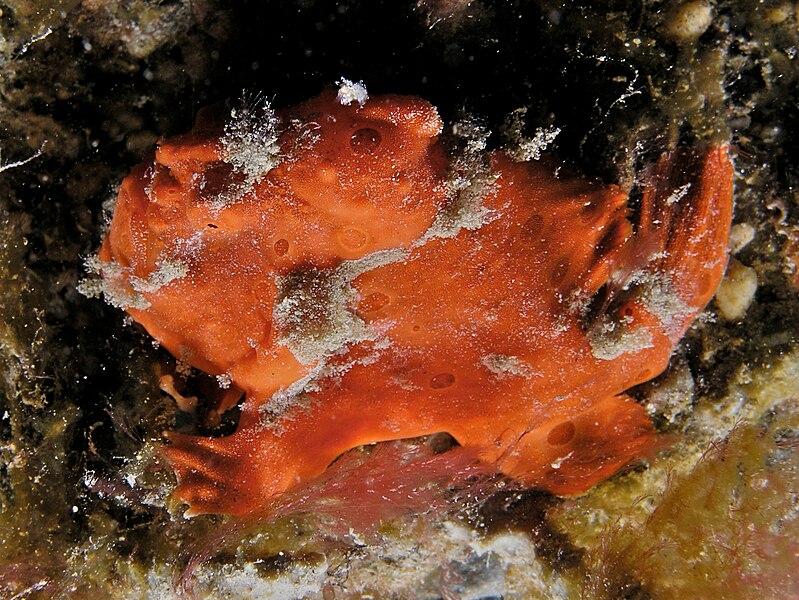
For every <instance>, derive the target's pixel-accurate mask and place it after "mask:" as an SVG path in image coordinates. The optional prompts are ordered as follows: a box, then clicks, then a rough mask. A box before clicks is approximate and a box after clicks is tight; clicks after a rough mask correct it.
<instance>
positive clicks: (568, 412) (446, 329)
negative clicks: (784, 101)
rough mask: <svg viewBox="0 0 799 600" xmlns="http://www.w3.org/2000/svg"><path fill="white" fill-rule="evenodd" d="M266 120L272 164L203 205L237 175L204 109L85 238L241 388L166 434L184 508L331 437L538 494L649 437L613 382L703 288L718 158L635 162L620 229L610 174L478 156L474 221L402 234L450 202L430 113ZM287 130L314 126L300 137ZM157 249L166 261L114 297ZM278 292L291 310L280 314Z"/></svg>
mask: <svg viewBox="0 0 799 600" xmlns="http://www.w3.org/2000/svg"><path fill="white" fill-rule="evenodd" d="M281 116H282V117H283V122H284V123H285V122H288V120H289V118H295V119H298V120H299V121H300V123H301V125H300V126H299V127H294V128H289V129H287V130H286V132H284V133H283V134H282V136H281V138H280V143H281V146H282V149H283V153H284V155H285V156H286V157H287V158H284V159H283V160H282V162H281V163H280V164H279V165H278V166H277V167H275V168H273V169H272V170H271V171H269V172H268V174H266V175H265V176H264V177H262V178H261V179H259V180H258V181H256V182H255V184H254V185H253V186H252V188H251V189H249V190H247V189H244V190H243V192H242V193H241V194H240V195H239V197H238V198H236V199H235V202H232V203H230V204H228V205H226V206H224V207H221V208H220V206H219V205H217V206H213V205H212V204H211V203H210V202H209V197H210V196H209V194H213V193H218V191H219V190H223V189H225V185H227V184H228V183H229V182H230V181H231V178H234V179H235V176H236V174H235V172H231V167H230V166H229V165H226V164H225V162H224V156H223V154H222V153H221V151H220V144H219V142H218V140H219V137H220V135H221V134H222V130H221V127H220V126H219V125H217V124H215V122H213V120H212V119H209V118H208V117H207V115H200V116H199V117H198V125H197V126H196V127H195V130H194V131H193V132H191V133H189V134H187V135H184V136H181V137H178V138H175V139H172V140H168V141H164V142H162V143H161V144H160V145H159V147H158V149H157V151H156V155H155V160H154V162H151V163H146V164H143V165H140V166H138V167H136V168H135V169H134V170H133V172H132V173H131V174H130V175H129V176H128V177H127V178H126V179H125V181H124V182H123V184H122V189H121V191H120V194H119V199H118V202H117V205H116V210H115V214H114V218H113V222H112V224H111V229H110V232H109V234H108V236H107V237H106V239H105V241H104V242H103V245H102V248H101V250H100V255H99V258H100V260H101V265H102V273H103V277H104V278H105V279H106V282H107V285H110V286H112V287H113V288H114V289H115V290H117V291H119V290H123V291H124V292H126V293H128V292H129V293H131V294H132V295H135V296H136V297H137V298H138V299H139V300H140V301H141V300H142V299H143V300H145V301H146V302H143V303H142V302H139V303H138V304H136V303H131V305H129V306H127V310H128V312H129V313H130V314H131V315H132V317H133V318H134V319H135V320H136V321H138V322H139V323H141V324H142V325H143V326H144V327H145V328H146V329H147V330H148V331H149V333H150V334H151V335H152V336H153V337H154V338H156V339H157V340H158V341H159V342H160V343H161V344H162V345H163V346H165V347H166V348H167V349H168V350H169V351H170V352H171V353H172V354H174V355H175V356H176V357H179V358H180V359H182V360H184V361H186V362H188V363H189V364H191V365H192V366H194V367H196V368H198V369H201V370H203V371H206V372H208V373H210V374H212V375H219V374H223V373H224V374H226V375H227V377H229V378H230V380H232V382H233V385H234V389H238V390H241V391H243V392H244V394H246V399H245V400H244V403H243V406H242V411H241V419H240V422H239V425H238V429H237V431H236V432H235V433H234V434H233V435H230V436H228V437H221V438H206V437H198V436H186V435H178V434H172V435H170V440H171V444H170V445H169V446H167V447H166V449H165V452H166V455H167V456H168V458H169V460H170V461H171V463H172V464H173V466H174V468H175V471H176V473H177V476H178V480H179V485H178V488H177V491H176V494H177V496H178V498H180V499H182V500H183V501H185V502H187V503H188V504H189V505H190V511H189V512H190V514H199V513H231V514H239V515H244V514H259V513H261V512H264V511H268V506H269V504H270V501H271V500H273V499H274V497H275V496H276V495H278V494H280V493H282V492H285V491H286V490H289V489H291V488H292V487H294V486H295V485H297V483H299V482H302V481H306V480H310V479H312V478H314V477H316V476H318V475H319V474H320V473H322V472H323V471H324V470H325V469H326V468H327V467H328V465H329V464H330V463H331V462H332V461H333V460H334V459H335V458H336V457H337V456H339V455H340V454H341V453H343V452H345V451H347V450H349V449H351V448H354V447H356V446H359V445H362V444H369V443H373V442H380V441H384V440H392V439H399V438H409V437H415V436H420V435H425V434H431V433H435V432H442V431H445V432H448V433H449V434H451V435H452V436H453V437H454V438H455V439H456V440H457V441H458V442H459V443H460V444H461V445H462V446H467V447H472V448H474V449H476V450H477V452H478V454H479V456H480V458H481V460H483V461H485V462H487V463H490V464H493V465H495V466H496V468H497V469H498V470H499V471H501V472H502V473H504V474H506V475H508V476H511V477H514V478H517V479H519V480H521V481H522V482H523V483H525V484H527V485H529V486H535V487H538V488H542V489H546V490H549V491H551V492H553V493H556V494H578V493H581V492H583V491H585V490H587V489H588V488H590V487H591V486H593V485H594V484H595V483H597V482H599V481H601V480H603V479H605V478H607V477H608V476H610V475H611V474H613V473H614V472H615V471H617V470H618V469H619V468H620V467H622V466H624V465H625V464H627V463H628V462H629V461H630V460H631V459H633V458H634V457H636V456H640V455H641V454H642V453H643V452H645V451H646V450H647V449H649V448H651V447H652V442H653V438H654V431H653V427H652V425H651V422H650V421H649V418H648V417H647V415H646V413H645V411H644V409H643V408H642V407H641V406H640V405H638V404H637V403H636V402H634V401H633V400H632V399H631V398H629V397H628V396H627V395H625V394H624V391H625V390H627V389H629V388H630V387H632V386H635V385H637V384H639V383H642V382H644V381H647V380H649V379H651V378H652V377H654V376H656V375H657V374H659V373H660V372H662V371H663V369H664V368H665V367H666V364H667V362H668V359H669V356H670V354H671V352H672V350H673V349H674V346H675V345H676V343H677V342H678V341H679V339H680V338H681V336H682V335H683V333H684V332H685V330H686V329H687V328H688V327H689V326H690V325H691V323H692V322H693V320H694V318H695V317H696V315H697V314H698V313H699V312H700V311H701V310H702V309H703V308H704V306H705V305H706V304H707V302H708V301H709V300H710V298H711V297H712V295H713V293H714V291H715V289H716V287H717V285H718V283H719V281H720V279H721V277H722V274H723V272H724V268H725V264H726V256H727V235H728V230H729V225H730V220H731V213H732V175H733V172H732V166H731V163H730V160H729V158H728V156H727V150H726V148H723V147H720V148H712V149H709V150H707V151H705V152H703V153H691V152H688V151H678V152H674V153H670V154H667V155H665V156H664V157H663V158H662V159H661V160H660V161H659V162H658V163H657V164H656V165H655V166H654V167H652V168H651V170H650V172H649V174H648V175H647V176H646V177H645V181H646V185H645V190H644V195H643V200H642V206H641V210H640V216H639V224H638V226H637V228H636V231H635V234H633V228H632V225H631V224H630V223H629V221H628V220H627V195H626V194H625V193H624V192H623V191H622V190H620V189H619V188H618V187H616V186H601V185H595V184H592V183H589V182H586V181H584V180H581V179H568V178H563V179H559V178H558V177H557V176H556V175H555V174H554V173H553V172H552V170H551V169H549V168H548V167H546V166H544V165H543V164H541V163H537V162H528V163H515V162H513V161H512V160H511V159H510V158H509V157H508V156H507V155H505V154H504V153H502V152H494V153H491V154H490V155H488V156H487V159H488V162H489V164H490V168H491V170H492V171H493V172H494V174H495V175H497V176H498V177H497V179H496V180H495V181H494V182H493V184H491V185H490V186H489V188H488V190H487V193H486V194H485V195H484V197H483V198H482V205H483V207H484V208H485V209H488V211H489V212H488V213H487V215H488V217H487V218H484V219H483V221H482V223H478V226H474V227H472V228H460V229H459V230H458V229H457V228H456V230H455V232H453V233H454V235H450V236H448V237H445V236H440V235H439V236H436V235H427V236H426V237H425V238H424V239H422V237H423V236H424V235H425V233H426V232H428V230H430V228H431V226H433V224H434V221H435V219H436V217H437V215H439V213H441V212H442V211H447V210H451V208H452V205H453V203H454V202H456V200H455V199H454V197H453V194H452V193H451V192H450V188H448V186H447V178H448V177H449V174H448V166H447V165H448V157H447V154H446V151H445V149H444V146H443V144H442V142H441V141H440V140H439V137H438V135H439V133H440V131H441V127H442V125H441V122H440V119H439V117H438V114H437V113H436V111H435V108H434V107H432V106H431V105H430V104H428V103H427V102H425V101H423V100H420V99H418V98H411V97H401V96H382V97H377V98H371V99H369V100H368V101H367V102H366V103H365V104H364V105H363V106H358V105H357V104H355V105H352V106H343V105H341V104H340V103H338V102H337V101H336V98H335V96H334V95H333V94H332V93H327V94H323V95H322V96H320V97H318V98H316V99H313V100H310V101H308V102H306V103H304V104H302V105H299V106H297V107H294V108H292V109H289V110H287V111H285V112H284V113H281ZM302 124H307V125H302ZM304 128H305V129H304ZM303 130H312V131H313V132H314V134H315V136H316V139H315V140H309V139H306V140H305V141H303V140H301V139H300V140H299V141H298V138H299V137H301V136H300V133H298V132H300V131H303ZM375 132H377V135H375ZM197 174H200V176H202V177H204V178H205V181H206V185H205V188H204V189H202V190H201V189H200V187H201V186H199V185H198V184H197V181H198V175H197ZM239 179H241V178H239ZM686 184H690V185H686ZM209 190H211V191H209ZM210 199H211V200H213V198H210ZM390 249H401V250H402V251H403V254H401V255H400V254H397V253H395V254H394V255H392V257H391V258H390V259H389V260H384V261H381V262H378V263H376V264H372V265H369V267H371V268H365V269H360V270H359V271H358V272H357V273H356V274H355V275H354V276H352V277H350V278H349V279H346V280H345V285H344V288H343V289H344V295H343V296H340V297H339V307H341V306H343V312H344V315H345V320H346V319H349V321H348V322H354V323H356V324H357V325H359V326H361V327H362V329H363V331H367V332H370V333H369V334H368V335H366V336H363V335H361V336H360V337H356V338H354V339H348V338H347V337H346V336H343V337H341V338H340V339H339V338H335V339H337V340H338V342H335V341H334V343H333V345H332V346H326V347H325V349H323V350H322V351H319V352H317V353H316V354H314V353H313V352H311V353H310V356H311V358H310V359H309V358H308V356H305V355H303V354H302V353H301V352H300V353H299V354H300V357H299V358H298V357H297V356H295V349H296V348H297V344H300V346H302V344H303V343H304V339H305V338H303V336H309V337H308V340H305V341H313V340H316V339H317V338H314V336H318V335H322V337H324V333H322V334H320V333H319V332H320V331H322V332H324V331H325V327H326V326H327V327H329V326H330V322H331V319H333V321H332V322H333V323H334V324H336V323H339V322H338V321H335V319H334V318H333V317H331V316H330V314H331V313H330V311H327V310H326V309H325V306H329V304H330V302H331V297H333V296H335V294H333V295H331V294H330V293H328V292H326V291H325V289H327V288H325V285H327V283H326V282H329V281H330V280H331V279H330V276H331V274H332V273H334V272H337V271H336V269H337V268H338V269H339V271H338V272H341V271H340V269H341V268H342V267H343V266H346V265H348V264H353V263H350V262H348V261H350V260H352V259H358V258H362V257H367V258H368V257H369V256H375V255H374V254H373V253H375V252H379V251H382V250H390ZM377 256H379V255H377ZM165 259H170V260H176V261H178V262H180V264H182V265H184V266H185V272H184V273H183V274H182V275H181V276H177V277H174V278H172V279H169V278H167V280H166V281H163V280H162V281H161V283H162V284H161V285H160V286H150V287H147V288H146V289H144V290H143V291H142V289H141V286H139V290H138V291H137V290H134V289H133V288H135V287H136V286H132V285H131V277H134V278H141V279H143V280H147V279H148V278H150V280H152V279H153V278H154V276H153V273H154V272H156V271H157V270H158V269H159V265H160V264H162V261H164V260H165ZM109 265H112V266H114V268H113V269H112V268H109ZM120 267H121V269H120ZM653 281H655V283H652V282H653ZM657 282H660V283H663V282H665V284H664V285H659V284H658V283H657ZM320 290H321V291H320ZM287 298H288V299H289V300H291V299H295V300H296V299H297V298H299V302H300V305H301V309H300V310H299V312H298V313H296V315H294V316H293V317H292V313H291V312H290V311H289V312H288V313H280V314H283V315H284V316H283V317H280V316H279V315H278V313H279V312H280V311H276V308H275V307H276V304H278V305H280V304H281V302H283V301H284V300H286V299H287ZM341 298H343V300H341ZM303 302H304V303H305V304H303ZM315 302H318V303H319V304H320V306H321V308H320V307H316V308H315V307H314V306H315V305H314V303H315ZM342 302H343V305H342V304H341V303H342ZM134 304H135V306H134ZM284 304H285V302H284ZM288 307H289V308H291V304H290V303H289V305H288ZM285 314H288V315H289V318H288V319H287V318H285ZM339 325H340V323H339ZM603 327H604V329H603ZM613 328H616V334H613V333H608V329H613ZM614 335H615V336H616V337H613V336H614ZM603 336H605V337H603ZM608 336H609V337H608ZM334 337H335V336H334ZM606 338H607V339H606ZM318 339H321V338H318ZM613 340H615V341H616V342H618V343H616V342H614V341H613ZM614 343H615V345H614ZM292 344H294V345H292ZM608 344H609V345H608ZM310 348H311V350H314V348H316V347H314V346H311V347H310ZM317 350H318V348H317ZM303 361H304V362H303ZM322 363H324V364H325V365H326V366H327V370H326V371H324V372H323V373H322V374H321V375H318V376H316V377H315V378H314V377H313V373H315V371H314V369H315V368H318V367H320V365H321V364H322ZM309 374H310V375H311V377H308V376H309ZM303 377H306V378H307V379H309V380H311V383H310V384H308V385H306V386H305V388H304V389H302V386H301V385H299V386H298V385H295V386H294V387H295V388H297V389H299V390H300V392H301V393H300V394H299V395H294V396H292V399H291V400H289V401H288V403H286V402H285V399H286V393H285V392H286V388H288V386H290V385H291V384H294V383H295V382H297V381H298V380H301V379H302V378H303ZM294 391H297V390H294ZM235 396H236V394H235V393H232V394H229V395H228V399H227V400H226V401H225V402H224V403H223V405H222V406H220V410H224V409H225V408H228V405H229V404H230V402H231V400H230V398H234V399H235Z"/></svg>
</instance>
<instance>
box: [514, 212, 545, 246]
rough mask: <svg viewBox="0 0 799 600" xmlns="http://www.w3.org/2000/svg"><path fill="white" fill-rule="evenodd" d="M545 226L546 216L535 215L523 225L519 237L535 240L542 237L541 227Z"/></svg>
mask: <svg viewBox="0 0 799 600" xmlns="http://www.w3.org/2000/svg"><path fill="white" fill-rule="evenodd" d="M543 227H544V218H543V217H542V216H541V215H533V216H532V217H530V218H529V219H527V221H526V222H525V223H524V225H522V230H521V232H520V233H519V237H521V238H522V239H523V240H527V241H534V240H538V239H541V229H542V228H543Z"/></svg>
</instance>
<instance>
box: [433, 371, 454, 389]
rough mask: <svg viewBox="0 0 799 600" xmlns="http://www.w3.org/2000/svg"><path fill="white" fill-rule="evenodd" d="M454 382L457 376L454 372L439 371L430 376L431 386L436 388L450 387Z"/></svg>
mask: <svg viewBox="0 0 799 600" xmlns="http://www.w3.org/2000/svg"><path fill="white" fill-rule="evenodd" d="M453 383H455V376H454V375H453V374H452V373H439V374H438V375H434V376H433V377H432V378H430V387H431V388H433V389H434V390H440V389H443V388H448V387H450V386H451V385H452V384H453Z"/></svg>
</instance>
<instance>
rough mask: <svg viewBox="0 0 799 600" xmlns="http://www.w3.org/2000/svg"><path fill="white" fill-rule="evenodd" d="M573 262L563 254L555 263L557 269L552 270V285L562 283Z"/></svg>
mask: <svg viewBox="0 0 799 600" xmlns="http://www.w3.org/2000/svg"><path fill="white" fill-rule="evenodd" d="M570 266H571V263H570V262H569V259H568V257H566V256H563V257H561V259H560V260H559V261H558V263H557V264H556V265H555V269H554V270H553V271H552V275H551V277H550V282H551V283H552V285H558V284H560V283H561V282H562V281H563V279H564V278H565V277H566V275H567V274H568V273H569V267H570Z"/></svg>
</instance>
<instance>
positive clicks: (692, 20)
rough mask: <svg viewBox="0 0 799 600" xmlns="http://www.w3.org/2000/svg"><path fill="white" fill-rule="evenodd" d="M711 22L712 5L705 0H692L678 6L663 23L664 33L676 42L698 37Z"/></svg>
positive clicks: (689, 40)
mask: <svg viewBox="0 0 799 600" xmlns="http://www.w3.org/2000/svg"><path fill="white" fill-rule="evenodd" d="M712 22H713V5H712V4H711V3H710V2H707V1H706V0H692V1H691V2H685V3H683V4H681V5H680V6H678V7H677V8H676V9H675V10H673V11H672V12H671V14H670V15H669V17H668V18H667V19H666V23H665V33H666V35H667V36H668V37H670V38H671V39H673V40H676V41H678V42H692V41H695V40H696V39H698V38H699V36H701V35H702V34H703V33H705V31H707V28H708V27H710V24H711V23H712Z"/></svg>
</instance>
